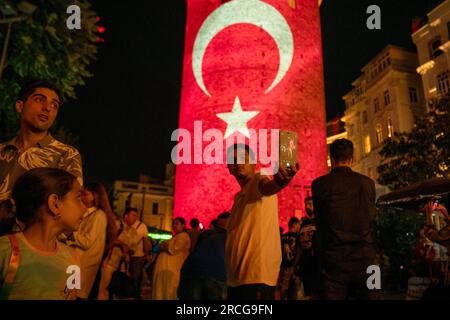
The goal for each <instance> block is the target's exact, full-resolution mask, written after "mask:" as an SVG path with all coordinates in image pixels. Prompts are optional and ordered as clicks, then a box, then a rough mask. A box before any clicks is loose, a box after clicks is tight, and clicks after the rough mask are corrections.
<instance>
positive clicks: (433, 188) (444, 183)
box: [377, 178, 450, 208]
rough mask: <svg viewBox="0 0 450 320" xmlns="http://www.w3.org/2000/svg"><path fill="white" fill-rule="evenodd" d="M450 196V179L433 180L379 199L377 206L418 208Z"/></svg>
mask: <svg viewBox="0 0 450 320" xmlns="http://www.w3.org/2000/svg"><path fill="white" fill-rule="evenodd" d="M449 195H450V179H438V178H436V179H431V180H427V181H422V182H418V183H415V184H412V185H410V186H407V187H404V188H401V189H399V190H396V191H393V192H390V193H387V194H385V195H382V196H381V197H379V198H378V201H377V206H390V207H401V208H417V207H418V206H419V205H420V204H422V203H424V202H426V201H428V200H431V199H432V198H435V197H440V198H445V197H448V196H449Z"/></svg>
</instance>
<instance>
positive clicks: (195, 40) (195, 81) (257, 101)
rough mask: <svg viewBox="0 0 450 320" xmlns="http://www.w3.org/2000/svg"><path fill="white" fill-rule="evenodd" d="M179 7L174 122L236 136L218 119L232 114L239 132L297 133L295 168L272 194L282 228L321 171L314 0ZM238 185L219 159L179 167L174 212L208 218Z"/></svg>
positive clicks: (237, 0) (202, 2)
mask: <svg viewBox="0 0 450 320" xmlns="http://www.w3.org/2000/svg"><path fill="white" fill-rule="evenodd" d="M187 3H188V8H187V14H188V16H187V22H186V23H187V27H186V35H185V52H184V68H183V86H182V95H181V105H180V119H179V128H181V129H187V130H188V131H189V132H191V133H193V132H194V122H195V121H202V126H203V131H205V130H207V129H211V128H215V129H218V130H220V131H221V132H222V133H223V134H224V135H225V136H227V135H228V134H229V133H233V135H236V134H237V135H240V134H245V132H246V131H245V130H241V131H239V130H233V127H232V126H231V124H230V122H229V121H228V122H227V119H229V117H230V114H231V115H232V114H233V113H236V114H239V116H240V117H244V116H245V121H244V122H243V123H244V126H245V125H246V126H247V128H248V129H254V130H258V129H268V130H271V129H280V130H289V131H295V132H297V134H298V137H299V148H298V159H299V162H300V166H301V171H300V173H299V174H298V175H297V177H296V178H295V179H294V181H292V183H291V185H290V186H289V187H287V188H286V189H285V190H283V192H281V193H280V194H279V196H278V199H279V208H280V223H281V225H282V226H283V227H286V225H287V221H288V220H289V218H290V217H292V216H294V215H295V212H296V210H299V209H303V207H304V205H303V198H304V197H305V196H306V192H307V191H306V190H307V189H308V187H309V186H310V185H311V182H312V180H313V179H315V178H316V177H318V176H319V175H322V174H324V173H325V172H326V129H325V98H324V85H323V69H322V46H321V32H320V11H319V6H318V2H317V0H303V1H298V2H297V3H296V4H295V5H292V4H293V2H292V1H287V0H264V1H261V0H232V1H225V2H224V1H222V0H187ZM241 120H242V119H241ZM205 145H207V143H204V144H203V147H205ZM194 151H195V150H194ZM224 152H225V150H224ZM294 186H295V188H294ZM238 190H239V186H238V184H237V182H236V181H235V180H234V178H233V177H232V176H231V175H230V174H229V173H228V169H227V167H226V165H225V164H223V165H219V164H214V165H209V164H180V165H178V166H177V171H176V179H175V207H174V216H183V217H185V218H187V219H190V218H192V217H198V218H199V219H200V220H201V221H202V222H203V223H208V222H209V221H210V220H212V219H214V218H215V217H217V215H218V214H219V213H221V212H223V211H228V210H230V209H231V205H232V203H233V197H234V195H235V193H236V192H237V191H238ZM297 212H298V211H297Z"/></svg>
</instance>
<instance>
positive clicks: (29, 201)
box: [0, 168, 86, 300]
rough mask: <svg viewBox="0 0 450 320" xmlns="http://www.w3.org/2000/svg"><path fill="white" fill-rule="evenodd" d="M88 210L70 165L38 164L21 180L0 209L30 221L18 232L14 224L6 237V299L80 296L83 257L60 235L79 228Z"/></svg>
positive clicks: (1, 265)
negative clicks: (80, 267)
mask: <svg viewBox="0 0 450 320" xmlns="http://www.w3.org/2000/svg"><path fill="white" fill-rule="evenodd" d="M85 211H86V207H85V206H84V204H83V202H82V201H81V186H80V184H79V183H78V181H77V179H76V177H75V176H73V175H72V174H70V173H68V172H66V171H64V170H61V169H56V168H37V169H32V170H30V171H28V172H27V173H25V174H24V175H23V176H21V177H20V178H19V179H18V180H17V182H16V184H15V186H14V188H13V191H12V199H10V200H4V201H0V214H1V215H4V216H9V217H12V218H14V219H17V220H18V222H19V223H20V224H21V225H22V226H23V227H24V229H23V232H22V231H21V232H15V233H12V232H13V225H12V224H11V225H10V230H5V231H6V233H8V235H5V236H3V237H0V299H11V300H16V299H20V300H23V299H26V300H65V299H74V298H76V296H77V292H76V291H77V288H78V287H79V283H77V278H78V279H79V278H80V276H81V278H82V275H80V272H79V270H78V271H77V266H78V265H79V259H78V257H77V254H76V252H75V250H74V249H72V248H70V247H68V246H66V245H65V244H63V243H59V242H58V241H57V237H58V236H59V235H60V234H61V233H70V232H73V231H75V230H77V229H78V228H79V226H80V223H81V218H82V216H83V214H84V212H85ZM68 270H69V272H74V273H73V274H70V273H69V274H68V273H67V272H68ZM71 277H73V282H72V281H70V280H71ZM68 283H69V284H71V285H69V286H68Z"/></svg>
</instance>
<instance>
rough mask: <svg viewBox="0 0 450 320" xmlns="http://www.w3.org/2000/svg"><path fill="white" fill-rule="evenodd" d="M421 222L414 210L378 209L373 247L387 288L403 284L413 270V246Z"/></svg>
mask: <svg viewBox="0 0 450 320" xmlns="http://www.w3.org/2000/svg"><path fill="white" fill-rule="evenodd" d="M424 222H425V219H424V217H423V216H421V215H420V214H419V213H418V212H416V211H409V210H402V209H397V208H390V207H383V208H379V210H378V214H377V215H376V217H375V221H374V230H375V245H376V247H377V251H378V253H379V254H380V257H381V258H384V259H381V261H380V262H381V267H382V268H383V275H384V276H385V279H384V281H383V282H384V283H386V284H388V285H389V286H390V288H389V289H400V288H403V287H404V286H405V285H406V282H407V279H408V277H409V275H410V272H411V269H412V268H413V265H412V260H413V247H414V245H415V243H416V242H417V240H418V239H419V232H420V228H421V227H422V226H423V223H424Z"/></svg>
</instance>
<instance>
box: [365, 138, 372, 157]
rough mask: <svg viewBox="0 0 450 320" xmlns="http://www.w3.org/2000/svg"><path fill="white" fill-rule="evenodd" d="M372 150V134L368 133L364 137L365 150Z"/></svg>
mask: <svg viewBox="0 0 450 320" xmlns="http://www.w3.org/2000/svg"><path fill="white" fill-rule="evenodd" d="M370 151H372V146H371V145H370V136H368V135H367V136H366V137H365V138H364V152H365V153H366V154H368V153H370Z"/></svg>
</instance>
